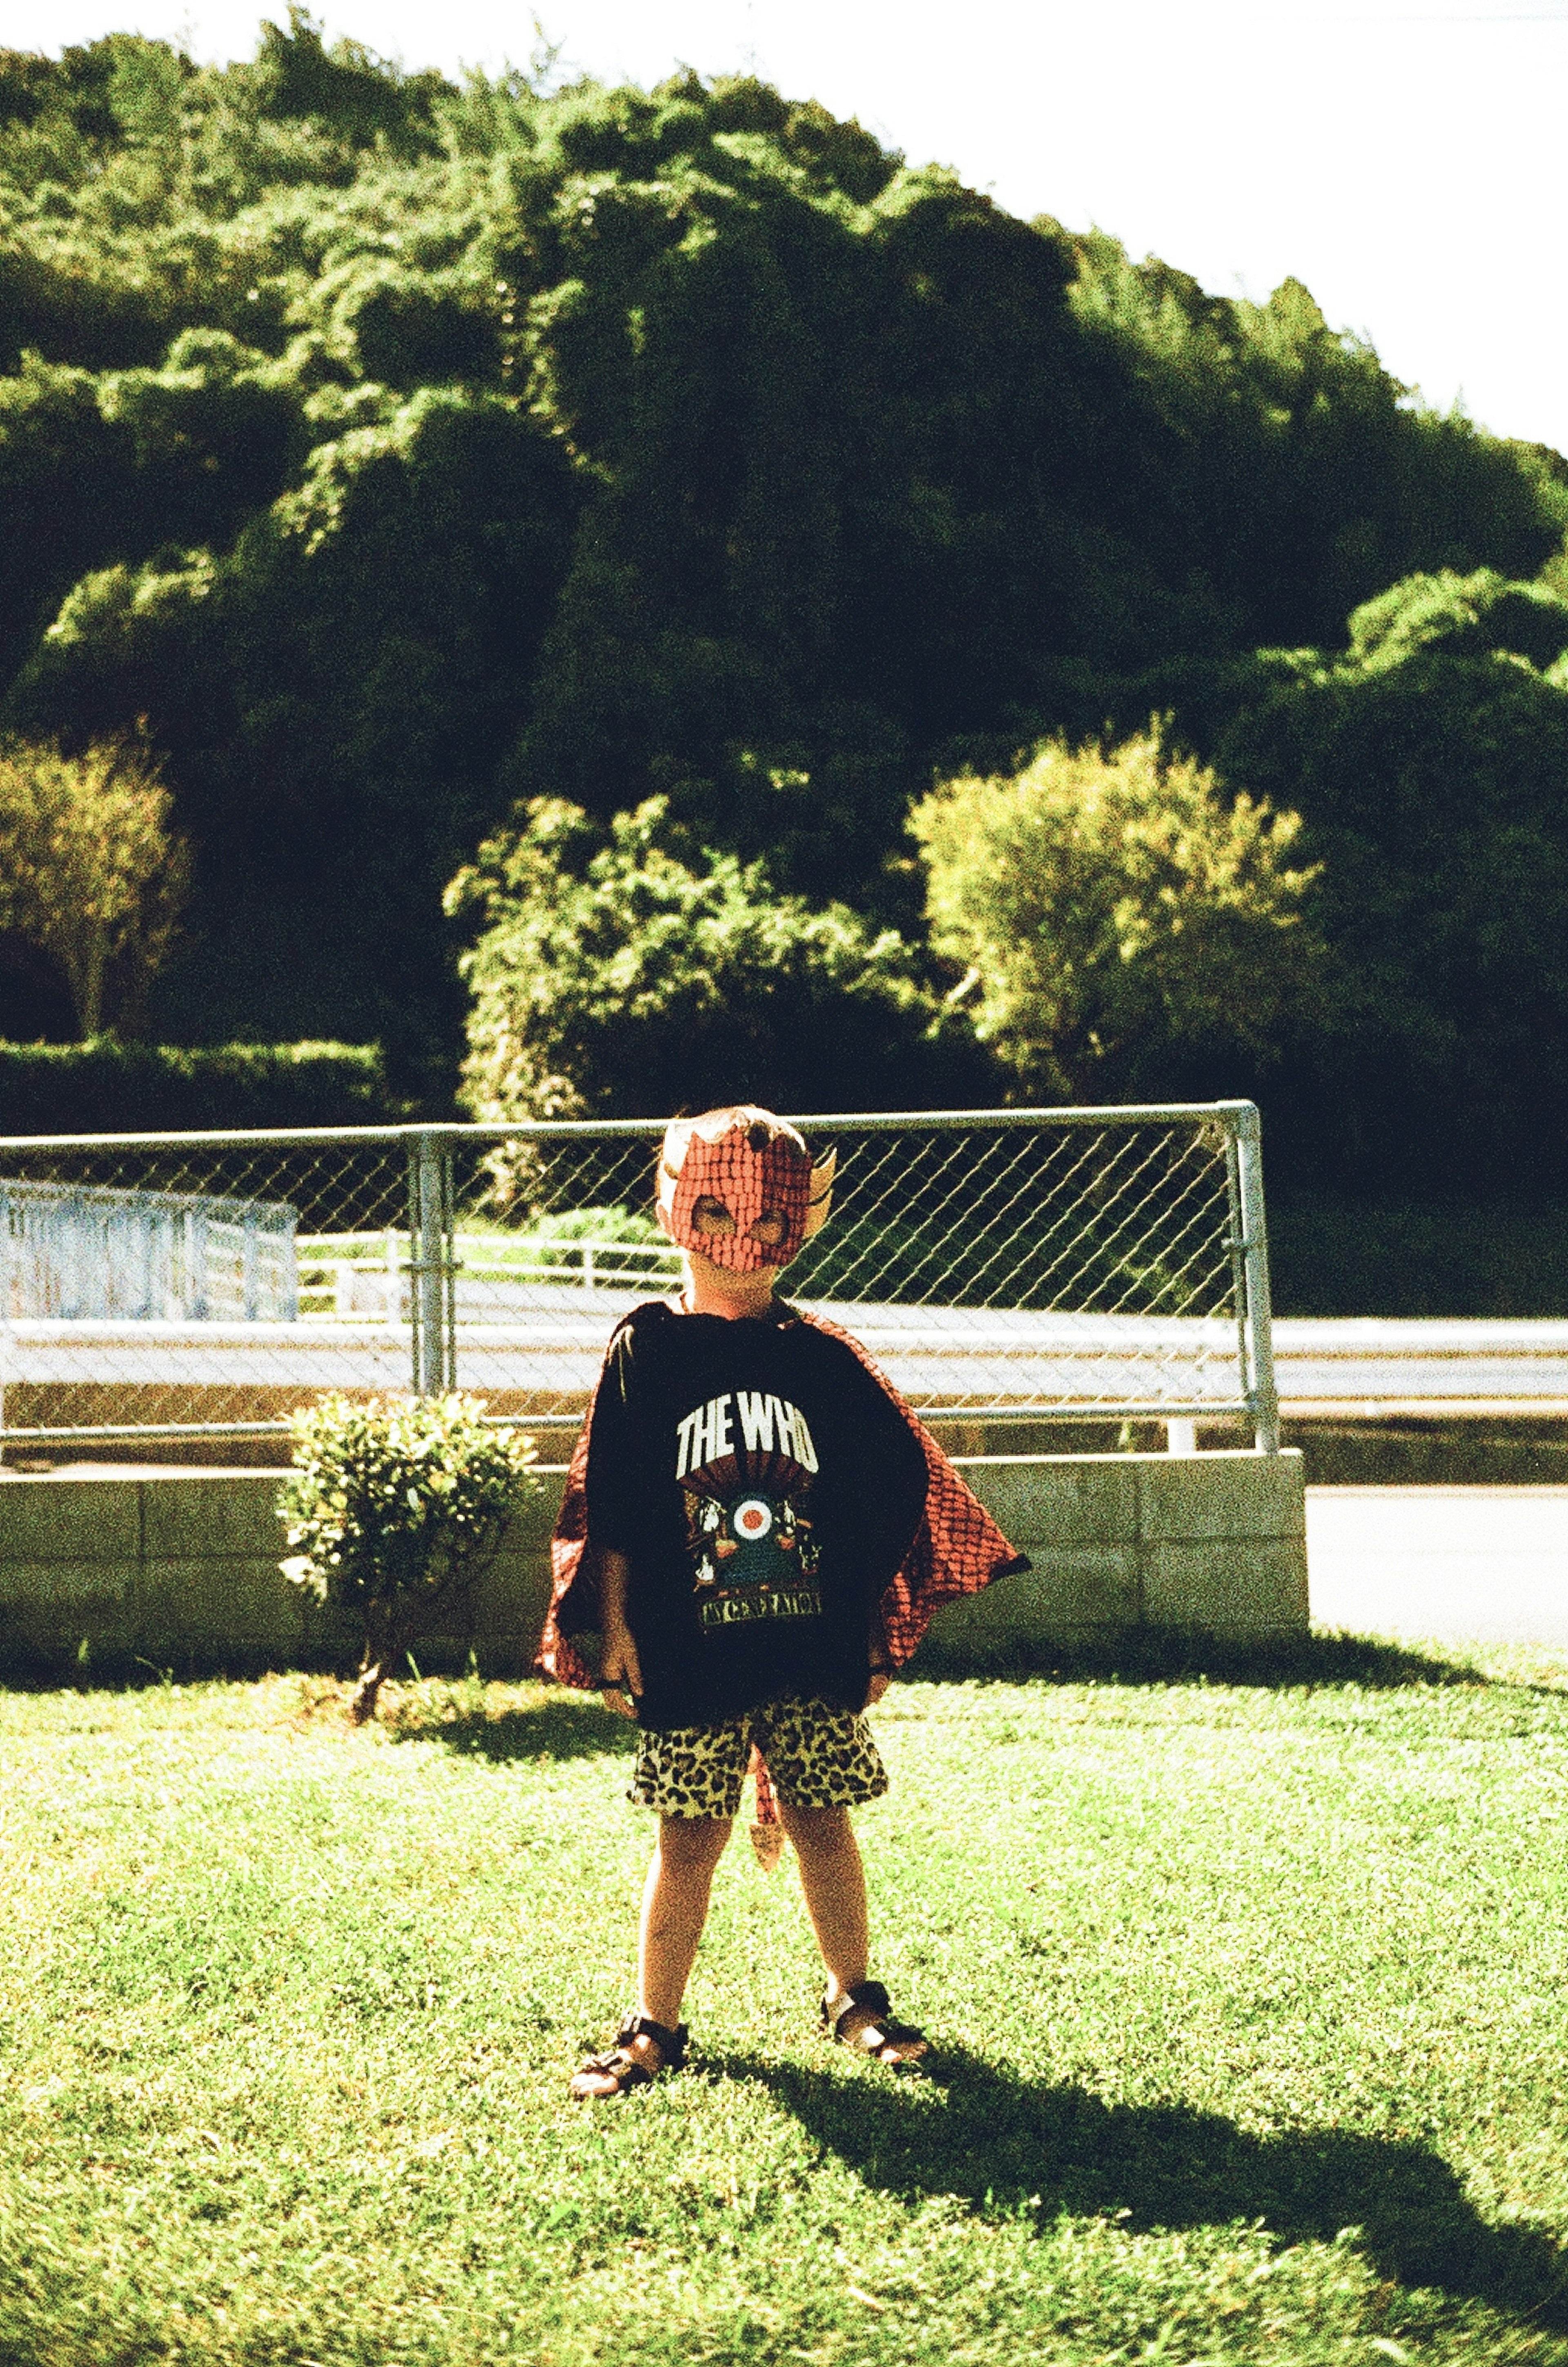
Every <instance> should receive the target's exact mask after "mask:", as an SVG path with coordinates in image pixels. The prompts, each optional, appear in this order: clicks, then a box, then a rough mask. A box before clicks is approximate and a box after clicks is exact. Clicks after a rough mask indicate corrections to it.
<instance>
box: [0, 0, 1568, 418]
mask: <svg viewBox="0 0 1568 2367" xmlns="http://www.w3.org/2000/svg"><path fill="white" fill-rule="evenodd" d="M538 5H539V14H540V16H541V17H542V18H543V22H544V29H545V31H546V33H547V36H548V37H549V39H550V40H551V41H552V42H558V43H559V44H560V45H561V47H562V51H563V60H562V63H563V65H566V64H570V65H576V66H580V67H582V68H585V69H587V70H589V71H591V72H592V73H595V74H601V75H605V76H612V77H615V78H617V79H619V78H622V77H625V78H629V79H631V80H634V81H637V82H641V83H644V84H647V83H650V82H654V81H657V80H658V79H660V77H661V76H662V75H663V74H668V73H669V72H670V71H671V69H672V68H673V67H674V66H675V65H676V64H677V63H680V64H689V65H694V66H696V67H697V68H698V69H699V70H700V71H702V72H704V73H714V72H717V71H723V70H726V69H732V68H734V67H736V66H740V65H744V66H748V67H750V68H751V69H752V70H753V71H755V72H757V73H759V74H762V75H763V76H764V77H765V78H766V79H768V80H770V81H773V82H775V83H777V84H778V85H780V87H781V88H782V89H783V90H784V91H785V92H786V93H787V94H788V95H789V96H793V97H807V96H809V97H816V98H819V99H821V100H822V101H823V102H824V104H825V105H827V106H828V107H830V108H832V109H833V110H834V111H835V112H836V113H838V114H841V115H855V116H858V117H859V118H860V119H861V121H862V122H863V123H864V124H865V125H867V126H868V128H869V129H871V130H874V131H875V132H876V133H877V134H878V136H879V137H880V138H882V139H883V140H885V141H886V142H889V143H890V144H892V145H893V146H895V147H897V148H901V149H903V150H904V151H905V153H907V154H908V157H909V158H910V160H911V162H916V163H919V162H923V161H925V160H927V159H931V158H935V159H937V160H940V161H941V162H942V163H944V164H951V165H953V166H954V167H955V168H956V169H957V170H958V171H959V172H960V173H961V174H962V175H963V176H964V179H965V180H967V181H969V182H970V183H972V184H973V185H975V186H976V187H979V188H983V189H988V190H989V191H990V192H991V193H992V195H993V196H995V197H996V198H998V200H999V202H1000V203H1002V204H1003V205H1006V206H1008V207H1010V208H1011V209H1012V210H1014V211H1015V212H1017V213H1021V214H1023V215H1030V214H1035V213H1053V214H1055V215H1057V216H1058V217H1059V218H1060V219H1061V220H1062V221H1066V222H1067V223H1068V224H1070V225H1071V226H1073V227H1075V228H1079V227H1084V226H1087V225H1088V224H1089V222H1091V221H1093V222H1098V223H1100V225H1101V227H1102V228H1104V229H1106V230H1109V231H1111V232H1113V233H1114V234H1115V235H1116V236H1117V237H1118V238H1120V239H1122V240H1123V241H1124V242H1125V243H1126V244H1127V245H1128V246H1129V247H1130V248H1131V249H1132V251H1133V253H1134V255H1144V254H1145V253H1149V252H1153V253H1155V254H1157V255H1163V256H1164V257H1165V259H1166V260H1167V261H1168V262H1169V263H1172V264H1175V265H1177V266H1179V267H1180V268H1181V269H1183V270H1186V271H1190V272H1191V273H1192V274H1193V275H1194V276H1195V277H1197V278H1199V279H1201V281H1203V283H1204V284H1205V285H1206V286H1207V287H1209V288H1211V289H1216V290H1218V291H1219V292H1221V293H1224V294H1233V293H1238V292H1240V293H1245V294H1247V295H1249V296H1263V295H1266V294H1267V293H1268V292H1269V289H1271V288H1272V287H1274V286H1275V285H1276V284H1277V283H1278V282H1279V281H1280V279H1282V278H1283V277H1286V276H1287V274H1294V276H1295V277H1297V278H1300V279H1303V280H1305V282H1306V284H1307V285H1308V287H1309V288H1311V289H1312V290H1313V292H1314V295H1315V296H1316V297H1317V299H1318V301H1319V302H1320V303H1321V304H1322V306H1323V308H1324V311H1325V312H1326V313H1327V315H1328V318H1329V320H1330V321H1331V322H1333V323H1335V325H1336V326H1338V327H1344V328H1349V329H1354V330H1357V331H1359V333H1361V334H1365V335H1368V336H1370V337H1371V340H1372V342H1373V343H1374V344H1375V345H1376V346H1377V348H1378V351H1379V353H1380V354H1381V355H1382V359H1383V361H1384V363H1385V365H1386V366H1387V367H1388V368H1390V369H1392V370H1393V372H1394V373H1395V374H1396V376H1398V377H1400V378H1402V379H1405V380H1407V381H1409V382H1412V383H1414V384H1416V385H1418V386H1419V387H1420V388H1421V390H1422V391H1423V392H1424V393H1425V394H1426V396H1427V399H1428V400H1429V401H1431V402H1437V403H1439V404H1443V405H1447V404H1449V403H1450V402H1454V401H1455V400H1456V399H1458V400H1459V401H1461V402H1462V403H1463V406H1464V408H1465V409H1466V410H1467V411H1468V412H1469V413H1471V415H1472V417H1473V418H1475V419H1477V420H1479V421H1481V422H1482V423H1483V425H1486V426H1488V427H1490V428H1492V429H1494V430H1495V432H1496V433H1497V434H1499V435H1505V436H1525V437H1530V438H1534V439H1536V440H1539V441H1540V442H1542V443H1550V444H1555V445H1556V446H1557V447H1558V448H1559V450H1562V451H1568V325H1565V318H1568V316H1565V311H1564V306H1563V301H1562V298H1563V282H1562V271H1563V263H1562V255H1563V238H1562V228H1563V214H1564V204H1563V194H1564V188H1565V187H1568V176H1565V173H1564V165H1563V153H1564V137H1563V125H1564V120H1565V108H1564V100H1565V98H1568V0H1326V5H1325V6H1302V7H1293V6H1281V5H1280V0H1250V5H1235V0H1169V5H1166V6H1160V5H1157V0H1154V5H1151V0H1077V5H1073V6H1068V5H1067V0H1032V5H1029V0H1024V5H1009V0H960V5H958V6H954V5H953V0H901V5H897V6H895V5H893V0H538ZM320 13H321V16H322V17H324V19H325V22H326V26H327V29H328V32H329V34H330V35H331V34H336V33H340V32H346V33H350V34H352V35H353V36H354V38H355V40H361V41H364V42H365V43H367V46H368V47H370V48H372V49H374V50H377V51H380V52H381V53H382V54H383V55H387V56H393V57H399V58H400V59H401V60H402V62H403V63H404V64H405V65H407V66H409V67H417V66H423V65H429V64H434V65H439V66H441V67H443V68H444V69H446V71H447V72H453V71H455V70H456V69H457V67H458V66H459V65H460V64H463V63H468V64H479V65H489V66H495V65H499V64H501V63H502V62H506V61H507V60H510V61H511V62H514V63H517V64H524V63H526V62H527V59H528V56H529V53H530V51H532V50H533V48H534V46H535V41H536V30H535V26H534V22H533V17H532V15H531V12H530V11H529V9H528V8H527V7H526V6H525V7H521V8H519V7H512V6H502V5H501V0H442V4H441V6H439V7H437V8H431V7H430V6H428V5H420V0H321V6H320ZM264 14H273V15H276V16H277V17H280V18H281V17H283V16H284V15H285V7H284V6H283V5H282V0H279V5H277V6H276V7H271V8H269V7H267V6H266V5H265V0H0V44H5V45H8V46H11V47H15V48H28V49H44V50H53V49H57V48H58V47H60V45H61V44H62V43H63V42H67V41H80V40H88V39H91V38H92V37H94V36H95V35H97V34H99V33H104V32H108V31H112V30H120V29H123V30H138V31H141V32H145V33H150V34H160V35H163V36H164V37H165V38H168V39H174V40H183V43H184V46H186V48H187V49H189V50H190V51H191V52H192V53H193V54H194V55H196V56H197V57H202V58H231V57H236V56H240V57H243V56H249V55H250V54H251V53H252V51H253V50H254V46H255V39H256V28H257V24H258V22H259V19H260V17H262V16H263V15H264ZM1553 159H1555V160H1556V161H1555V162H1553Z"/></svg>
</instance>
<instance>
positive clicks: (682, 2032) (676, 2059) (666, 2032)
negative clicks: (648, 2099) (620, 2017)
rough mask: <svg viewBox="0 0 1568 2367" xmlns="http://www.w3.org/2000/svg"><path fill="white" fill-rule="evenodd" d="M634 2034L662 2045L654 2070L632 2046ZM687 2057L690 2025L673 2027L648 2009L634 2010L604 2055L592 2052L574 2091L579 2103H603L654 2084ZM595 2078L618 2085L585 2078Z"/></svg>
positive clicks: (575, 2077)
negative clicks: (656, 2019)
mask: <svg viewBox="0 0 1568 2367" xmlns="http://www.w3.org/2000/svg"><path fill="white" fill-rule="evenodd" d="M634 2038H651V2039H652V2041H653V2043H654V2044H655V2046H657V2047H658V2049H659V2057H660V2059H659V2061H658V2063H657V2064H656V2065H655V2066H654V2067H653V2068H652V2069H651V2070H650V2069H649V2067H648V2065H647V2064H646V2063H643V2062H639V2060H638V2059H637V2056H635V2055H633V2054H632V2053H631V2052H630V2051H629V2050H630V2046H631V2042H632V2040H633V2039H634ZM685 2060H686V2025H685V2023H684V2022H682V2023H681V2024H680V2026H679V2028H678V2029H675V2030H671V2029H669V2028H667V2026H666V2025H665V2024H664V2023H663V2022H653V2021H651V2020H650V2019H649V2016H648V2015H647V2014H646V2013H638V2014H634V2015H633V2016H632V2019H631V2020H630V2022H626V2024H625V2025H624V2026H623V2027H622V2028H621V2029H620V2030H617V2031H616V2033H615V2044H614V2046H612V2047H610V2048H609V2049H608V2050H607V2052H606V2053H604V2054H603V2055H591V2056H589V2058H588V2060H587V2062H586V2063H585V2064H584V2065H583V2066H582V2067H581V2070H580V2071H577V2072H575V2073H574V2074H573V2076H572V2082H571V2093H572V2094H573V2096H574V2097H575V2098H576V2099H577V2101H578V2102H579V2103H601V2102H604V2101H608V2099H609V2098H610V2097H612V2096H624V2095H626V2093H627V2092H628V2090H631V2089H633V2088H650V2087H651V2086H652V2085H653V2082H654V2080H655V2079H656V2078H658V2077H659V2074H660V2072H661V2071H679V2070H680V2069H681V2067H682V2065H683V2064H684V2062H685ZM589 2078H608V2079H610V2080H612V2081H613V2082H614V2085H613V2086H611V2087H608V2088H591V2087H586V2086H584V2084H583V2083H584V2081H585V2080H587V2079H589Z"/></svg>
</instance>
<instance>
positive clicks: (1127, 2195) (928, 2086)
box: [712, 2047, 1568, 2328]
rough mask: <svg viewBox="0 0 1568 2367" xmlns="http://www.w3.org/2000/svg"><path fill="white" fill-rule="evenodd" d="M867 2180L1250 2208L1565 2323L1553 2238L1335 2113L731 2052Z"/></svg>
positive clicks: (953, 2055)
mask: <svg viewBox="0 0 1568 2367" xmlns="http://www.w3.org/2000/svg"><path fill="white" fill-rule="evenodd" d="M712 2067H713V2068H714V2069H716V2070H717V2071H719V2072H720V2073H722V2074H723V2075H724V2076H726V2077H728V2078H732V2079H747V2080H755V2081H758V2082H760V2083H761V2085H762V2086H764V2087H766V2088H768V2089H770V2090H772V2092H773V2095H774V2096H776V2097H777V2099H778V2101H780V2103H782V2104H783V2105H784V2106H785V2107H786V2108H787V2110H788V2111H790V2112H793V2113H794V2114H795V2117H796V2119H797V2120H799V2121H800V2122H801V2124H803V2126H804V2127H805V2128H806V2129H807V2130H808V2131H809V2132H810V2134H811V2135H812V2136H813V2137H815V2138H816V2139H817V2141H818V2144H819V2145H821V2146H825V2147H826V2148H827V2149H828V2150H829V2152H830V2153H834V2154H837V2155H838V2157H839V2158H840V2160H841V2161H843V2162H845V2163H847V2164H848V2166H849V2167H850V2169H852V2170H854V2171H855V2172H856V2173H857V2175H858V2176H859V2177H861V2178H862V2179H863V2180H865V2181H866V2182H867V2183H868V2184H869V2185H872V2186H877V2187H881V2188H883V2189H884V2190H885V2191H887V2192H889V2193H893V2194H899V2195H916V2194H945V2195H953V2196H956V2197H957V2198H959V2199H960V2200H961V2201H963V2202H964V2203H968V2204H969V2206H970V2207H971V2208H972V2209H973V2210H975V2211H976V2212H979V2213H981V2214H984V2215H985V2216H987V2217H995V2218H1012V2217H1014V2216H1015V2215H1016V2214H1018V2213H1019V2212H1020V2210H1021V2209H1023V2210H1025V2211H1027V2210H1029V2209H1031V2208H1032V2206H1034V2205H1036V2204H1037V2205H1038V2206H1039V2208H1040V2209H1041V2210H1042V2211H1043V2214H1044V2215H1045V2216H1046V2217H1047V2218H1048V2217H1049V2216H1050V2215H1051V2214H1053V2212H1054V2211H1055V2210H1057V2209H1063V2210H1066V2211H1069V2212H1071V2213H1074V2214H1080V2215H1088V2214H1095V2213H1108V2214H1125V2219H1124V2223H1123V2224H1125V2225H1127V2226H1128V2228H1129V2229H1130V2230H1132V2231H1142V2230H1147V2229H1151V2228H1156V2227H1191V2226H1202V2225H1222V2226H1223V2225H1228V2224H1230V2223H1231V2222H1233V2221H1236V2220H1241V2221H1245V2222H1247V2223H1248V2224H1253V2223H1256V2222H1258V2221H1261V2222H1262V2224H1263V2225H1264V2227H1265V2228H1266V2229H1267V2231H1268V2233H1269V2235H1270V2236H1271V2237H1273V2238H1274V2239H1275V2241H1276V2242H1277V2243H1278V2244H1280V2245H1281V2246H1284V2245H1288V2244H1293V2243H1301V2242H1303V2241H1308V2240H1316V2241H1318V2242H1325V2243H1331V2242H1332V2241H1333V2240H1334V2238H1335V2237H1336V2236H1337V2235H1338V2233H1339V2232H1340V2230H1341V2229H1343V2228H1351V2229H1354V2230H1356V2231H1357V2232H1356V2234H1355V2237H1354V2242H1355V2245H1356V2248H1357V2249H1358V2250H1359V2251H1360V2252H1361V2253H1362V2254H1363V2255H1364V2256H1365V2257H1366V2259H1368V2260H1369V2261H1370V2262H1371V2264H1372V2266H1373V2267H1374V2269H1375V2270H1376V2271H1377V2273H1378V2274H1379V2275H1380V2276H1381V2277H1384V2278H1390V2279H1393V2280H1394V2281H1395V2282H1398V2283H1400V2284H1402V2285H1408V2286H1416V2285H1428V2286H1436V2287H1438V2289H1439V2290H1440V2291H1442V2292H1444V2293H1450V2294H1452V2295H1454V2296H1456V2297H1461V2298H1464V2299H1468V2300H1475V2301H1482V2302H1486V2303H1489V2304H1491V2305H1493V2306H1495V2307H1496V2308H1499V2309H1504V2310H1506V2311H1508V2312H1510V2313H1512V2314H1517V2315H1528V2316H1529V2317H1530V2318H1531V2319H1532V2321H1533V2322H1534V2323H1535V2324H1537V2325H1539V2326H1544V2327H1556V2328H1568V2251H1565V2250H1564V2249H1563V2248H1562V2246H1560V2245H1559V2244H1557V2243H1556V2242H1554V2241H1553V2240H1552V2239H1551V2237H1548V2236H1546V2235H1543V2234H1541V2233H1540V2232H1539V2231H1538V2230H1536V2229H1533V2228H1529V2227H1519V2226H1505V2227H1495V2226H1492V2225H1488V2223H1487V2222H1486V2221H1485V2220H1484V2219H1483V2218H1482V2217H1481V2216H1480V2214H1479V2213H1478V2212H1477V2211H1476V2209H1475V2207H1474V2205H1473V2204H1472V2203H1470V2202H1469V2201H1468V2200H1467V2198H1466V2196H1465V2194H1464V2191H1463V2189H1462V2188H1461V2184H1460V2181H1459V2180H1458V2178H1457V2177H1456V2176H1455V2174H1454V2172H1453V2170H1452V2169H1450V2166H1449V2164H1448V2163H1447V2162H1446V2161H1445V2160H1444V2159H1443V2157H1442V2156H1441V2155H1440V2154H1438V2153H1435V2152H1433V2151H1432V2149H1431V2148H1430V2147H1429V2146H1425V2145H1422V2144H1420V2143H1418V2142H1417V2141H1416V2140H1415V2139H1413V2138H1399V2137H1379V2136H1367V2135H1355V2134H1353V2133H1352V2132H1349V2131H1348V2130H1342V2129H1302V2130H1292V2131H1290V2132H1288V2133H1286V2134H1285V2135H1279V2136H1258V2135H1252V2134H1250V2133H1249V2132H1248V2131H1247V2130H1245V2129H1242V2128H1238V2127H1237V2125H1236V2124H1235V2122H1234V2121H1228V2120H1226V2119H1224V2117H1223V2116H1222V2115H1221V2114H1219V2113H1215V2112H1195V2111H1193V2110H1191V2109H1190V2107H1188V2106H1186V2105H1182V2104H1107V2103H1105V2102H1104V2101H1102V2100H1101V2099H1100V2098H1099V2097H1097V2096H1094V2095H1091V2094H1089V2092H1088V2090H1085V2089H1082V2088H1076V2087H1062V2086H1053V2085H1051V2084H1049V2083H1047V2082H1043V2081H1039V2082H1036V2081H1032V2080H1029V2079H1026V2078H1020V2077H1018V2076H1017V2075H1016V2074H1014V2073H1011V2072H1007V2071H1002V2070H999V2069H998V2067H996V2066H995V2065H994V2064H991V2063H987V2062H986V2061H984V2060H983V2059H982V2058H981V2057H979V2056H974V2055H971V2054H969V2053H968V2052H967V2051H966V2050H965V2049H964V2048H961V2047H944V2048H942V2050H941V2052H940V2053H935V2052H933V2054H932V2056H931V2064H930V2068H929V2070H928V2071H927V2072H926V2073H925V2074H924V2075H923V2076H918V2077H914V2078H911V2077H909V2076H908V2074H903V2075H898V2076H897V2078H894V2077H888V2078H886V2081H875V2082H874V2080H873V2079H872V2078H869V2077H868V2078H852V2079H844V2078H823V2077H822V2076H821V2075H820V2074H819V2073H818V2074H813V2073H812V2072H811V2071H810V2070H808V2069H807V2068H806V2067H803V2066H800V2065H797V2064H793V2063H768V2062H763V2061H761V2060H760V2059H757V2058H754V2057H749V2056H731V2057H728V2058H727V2059H725V2060H723V2061H720V2062H718V2063H716V2064H714V2065H713V2066H712Z"/></svg>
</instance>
